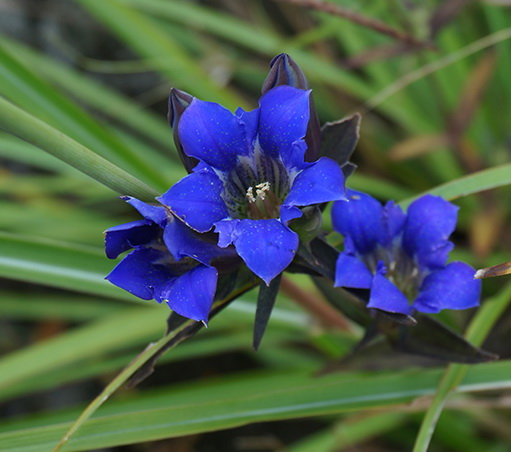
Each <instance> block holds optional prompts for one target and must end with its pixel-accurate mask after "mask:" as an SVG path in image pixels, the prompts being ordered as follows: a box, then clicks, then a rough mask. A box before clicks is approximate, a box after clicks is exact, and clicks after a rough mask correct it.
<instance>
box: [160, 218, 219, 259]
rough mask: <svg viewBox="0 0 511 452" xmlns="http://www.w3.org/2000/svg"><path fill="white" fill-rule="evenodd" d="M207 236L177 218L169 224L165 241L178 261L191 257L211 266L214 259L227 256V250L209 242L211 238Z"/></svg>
mask: <svg viewBox="0 0 511 452" xmlns="http://www.w3.org/2000/svg"><path fill="white" fill-rule="evenodd" d="M206 236H207V234H199V233H197V232H195V231H193V230H192V229H190V228H189V227H188V226H186V225H185V224H184V223H183V222H182V221H180V220H179V219H177V218H175V219H174V220H173V221H170V222H169V223H168V224H167V226H166V228H165V231H164V233H163V240H164V242H165V245H166V246H167V249H168V250H169V251H170V253H171V254H172V256H174V258H175V259H176V260H177V261H178V260H180V259H182V258H183V257H191V258H193V259H195V260H197V261H199V262H202V263H203V264H205V265H209V263H210V262H211V260H212V259H214V258H216V257H220V256H223V255H225V254H226V250H224V249H222V248H220V247H219V246H218V245H217V244H216V243H213V242H210V241H207V239H208V238H209V237H206Z"/></svg>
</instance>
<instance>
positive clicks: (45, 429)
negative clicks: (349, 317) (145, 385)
mask: <svg viewBox="0 0 511 452" xmlns="http://www.w3.org/2000/svg"><path fill="white" fill-rule="evenodd" d="M510 372H511V362H510V361H502V362H499V363H491V364H481V365H478V366H473V367H471V368H470V369H469V371H468V373H467V375H466V376H465V378H464V380H463V382H462V384H461V385H460V386H459V391H460V392H468V391H473V390H482V389H505V388H509V387H511V380H510V379H509V374H510ZM440 375H441V371H440V370H412V371H404V372H399V373H395V372H394V373H392V374H374V373H373V374H370V375H368V374H365V375H364V374H359V373H344V374H335V375H329V376H325V377H321V378H317V377H313V376H311V375H310V373H309V372H303V371H300V372H293V373H284V374H272V373H269V374H266V375H265V374H257V375H254V376H248V377H245V378H243V377H237V378H231V379H230V380H227V381H224V380H222V381H218V382H216V383H215V382H212V381H208V382H207V383H205V384H203V385H198V384H194V385H188V386H184V387H175V388H171V389H163V390H159V391H155V392H154V393H153V394H151V393H149V392H146V393H145V394H144V395H141V396H139V397H135V398H133V399H131V400H124V401H119V402H112V403H111V404H110V405H108V406H105V407H103V408H102V409H101V410H100V411H99V412H98V413H97V415H96V416H95V417H94V418H93V419H91V420H89V421H88V422H87V423H86V424H85V425H84V426H83V427H82V428H81V429H80V430H79V431H78V432H77V434H76V436H74V437H73V438H72V439H71V440H70V442H69V443H68V444H67V446H66V447H65V448H63V449H62V450H67V451H77V450H92V449H96V448H102V447H110V446H114V445H121V444H132V443H136V442H142V441H150V440H156V439H161V438H170V437H176V436H183V435H189V434H194V433H199V432H207V431H212V430H219V429H226V428H232V427H236V426H240V425H245V424H248V423H251V422H263V421H273V420H279V419H292V418H300V417H305V416H319V415H326V414H333V413H341V412H347V411H352V410H364V409H369V408H378V407H384V406H389V405H393V404H397V403H403V402H410V401H412V400H413V399H415V398H417V397H421V396H426V395H430V394H432V393H433V392H434V390H435V385H436V382H437V381H438V378H439V377H440ZM72 416H73V415H72V414H69V415H67V416H66V417H67V419H70V418H72ZM63 417H64V416H63V415H57V416H56V417H55V418H54V419H52V416H51V415H47V416H46V417H44V418H42V419H40V420H39V421H37V422H35V421H30V423H29V424H25V428H24V423H23V421H21V422H20V423H19V424H18V425H16V424H10V425H7V426H4V430H5V429H6V428H9V430H10V431H7V432H5V433H2V434H0V449H1V450H3V451H6V452H14V451H17V452H21V451H23V452H32V451H33V452H36V451H37V452H39V451H41V450H50V449H51V447H53V446H55V445H56V443H57V441H58V439H59V438H60V437H61V436H62V434H63V433H64V432H65V431H66V430H67V429H68V428H69V425H70V424H69V423H67V422H63V421H64V419H63Z"/></svg>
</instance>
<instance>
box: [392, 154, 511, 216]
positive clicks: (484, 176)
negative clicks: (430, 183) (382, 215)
mask: <svg viewBox="0 0 511 452" xmlns="http://www.w3.org/2000/svg"><path fill="white" fill-rule="evenodd" d="M509 184H511V163H510V164H506V165H501V166H497V167H494V168H489V169H486V170H483V171H478V172H477V173H472V174H469V175H467V176H464V177H460V178H458V179H455V180H453V181H450V182H447V183H446V184H442V185H439V186H437V187H435V188H433V189H431V190H428V191H427V193H431V194H432V195H437V196H442V197H443V198H445V199H448V200H453V199H457V198H461V197H463V196H468V195H473V194H474V193H480V192H482V191H485V190H491V189H493V188H498V187H503V186H506V185H509ZM423 194H425V193H423ZM419 196H422V195H418V196H415V197H414V198H411V199H406V200H405V201H402V202H400V203H399V204H400V205H401V206H403V207H406V206H408V205H410V203H412V202H413V200H414V199H416V198H418V197H419Z"/></svg>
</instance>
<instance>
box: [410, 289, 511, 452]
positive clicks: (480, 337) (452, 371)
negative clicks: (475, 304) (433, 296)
mask: <svg viewBox="0 0 511 452" xmlns="http://www.w3.org/2000/svg"><path fill="white" fill-rule="evenodd" d="M510 301H511V284H508V285H507V286H506V287H505V288H504V289H503V290H502V291H501V292H500V293H499V294H498V295H496V296H495V297H493V298H491V299H489V300H487V301H486V302H485V304H484V306H482V307H481V309H480V310H479V311H478V313H477V314H476V315H475V316H474V318H473V320H472V322H470V325H469V327H468V330H467V333H466V335H465V337H466V339H467V340H468V341H470V342H472V343H473V344H474V345H476V346H480V345H481V344H482V343H483V341H484V339H485V338H486V336H487V335H488V333H489V332H490V330H491V328H492V327H493V325H494V324H495V322H496V321H497V319H498V318H499V317H500V316H501V314H502V313H503V312H504V310H505V309H506V308H507V306H508V304H509V302H510ZM468 368H469V366H468V365H466V364H451V365H449V367H448V368H447V370H446V371H445V373H444V375H443V377H442V379H441V380H440V383H439V385H438V389H437V392H436V394H435V397H434V398H433V401H432V402H431V405H430V406H429V408H428V410H427V411H426V414H425V416H424V419H423V420H422V424H421V427H420V430H419V434H418V435H417V439H416V440H415V446H414V448H413V452H426V451H427V450H428V446H429V443H430V441H431V437H432V436H433V432H434V431H435V426H436V423H437V421H438V418H439V417H440V414H441V413H442V409H443V407H444V405H445V402H446V400H447V397H448V396H449V394H450V393H451V392H452V391H454V390H455V389H456V387H457V386H458V385H459V384H460V382H461V381H462V380H463V377H464V376H465V374H466V373H467V370H468Z"/></svg>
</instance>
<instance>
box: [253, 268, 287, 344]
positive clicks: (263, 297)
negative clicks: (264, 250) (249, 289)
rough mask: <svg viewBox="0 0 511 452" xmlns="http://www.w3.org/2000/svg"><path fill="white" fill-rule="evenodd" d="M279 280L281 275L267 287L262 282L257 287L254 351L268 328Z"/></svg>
mask: <svg viewBox="0 0 511 452" xmlns="http://www.w3.org/2000/svg"><path fill="white" fill-rule="evenodd" d="M281 279H282V273H281V274H280V275H278V276H277V277H275V278H274V279H273V280H272V281H271V282H270V285H269V286H267V285H266V284H265V283H264V282H261V284H260V285H259V295H258V297H257V309H256V315H255V323H254V339H253V346H254V350H257V349H258V348H259V345H260V344H261V340H262V339H263V335H264V332H265V331H266V327H267V326H268V321H269V320H270V315H271V313H272V310H273V306H274V305H275V300H276V299H277V295H278V293H279V287H280V281H281Z"/></svg>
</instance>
